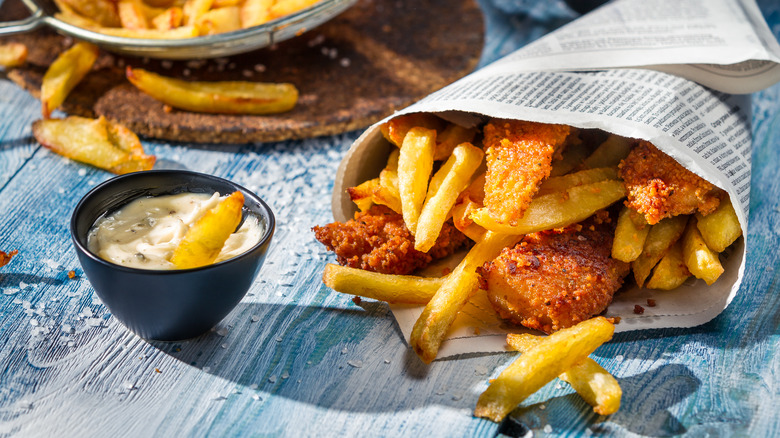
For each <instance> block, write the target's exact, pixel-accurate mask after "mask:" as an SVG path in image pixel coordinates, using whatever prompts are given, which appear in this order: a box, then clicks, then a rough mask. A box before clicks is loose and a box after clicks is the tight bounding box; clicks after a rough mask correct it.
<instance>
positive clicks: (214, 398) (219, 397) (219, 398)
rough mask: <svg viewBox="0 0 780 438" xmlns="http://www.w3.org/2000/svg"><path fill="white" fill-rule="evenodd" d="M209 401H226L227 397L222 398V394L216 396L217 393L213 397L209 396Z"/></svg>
mask: <svg viewBox="0 0 780 438" xmlns="http://www.w3.org/2000/svg"><path fill="white" fill-rule="evenodd" d="M211 399H212V400H215V401H222V400H226V399H227V397H225V396H224V395H222V394H217V393H215V394H214V395H212V396H211Z"/></svg>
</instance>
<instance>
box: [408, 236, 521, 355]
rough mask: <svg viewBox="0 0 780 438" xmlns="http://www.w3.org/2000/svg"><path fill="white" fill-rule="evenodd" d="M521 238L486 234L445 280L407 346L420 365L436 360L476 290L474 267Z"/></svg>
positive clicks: (492, 257)
mask: <svg viewBox="0 0 780 438" xmlns="http://www.w3.org/2000/svg"><path fill="white" fill-rule="evenodd" d="M521 238H522V236H511V235H506V234H499V233H493V232H488V233H486V234H485V236H484V238H483V239H481V240H479V241H477V243H476V244H475V245H474V246H473V247H472V248H471V249H470V250H469V252H468V254H466V257H464V258H463V260H462V261H461V262H460V263H459V264H458V266H457V267H456V268H455V269H454V270H453V271H452V273H451V274H450V275H449V276H447V278H446V279H445V280H444V283H443V284H442V285H441V287H440V288H439V290H438V291H436V294H435V295H434V296H433V298H431V300H430V301H429V302H428V304H427V305H426V306H425V309H424V310H423V312H422V314H421V315H420V317H419V318H418V319H417V322H415V324H414V328H413V329H412V334H411V337H410V338H411V339H410V344H411V346H412V348H413V349H414V351H415V352H416V353H417V355H418V356H419V357H420V359H421V360H422V361H423V362H425V363H430V362H432V361H433V360H434V359H436V354H437V353H438V351H439V346H441V343H442V341H443V340H444V337H445V336H446V335H447V330H449V328H450V326H451V325H452V322H453V321H454V320H455V317H456V316H457V315H458V312H459V311H460V309H462V308H463V306H464V305H465V304H466V302H467V301H468V300H469V298H470V297H471V295H472V294H473V293H474V292H475V291H476V290H477V288H478V287H479V274H477V272H476V271H477V267H480V266H482V265H483V264H485V262H487V261H489V260H492V259H494V258H496V256H498V254H499V253H500V252H501V249H502V248H504V247H506V246H510V245H514V244H515V243H517V242H518V241H519V240H520V239H521Z"/></svg>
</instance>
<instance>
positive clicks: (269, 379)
mask: <svg viewBox="0 0 780 438" xmlns="http://www.w3.org/2000/svg"><path fill="white" fill-rule="evenodd" d="M268 382H269V383H276V376H271V377H269V378H268Z"/></svg>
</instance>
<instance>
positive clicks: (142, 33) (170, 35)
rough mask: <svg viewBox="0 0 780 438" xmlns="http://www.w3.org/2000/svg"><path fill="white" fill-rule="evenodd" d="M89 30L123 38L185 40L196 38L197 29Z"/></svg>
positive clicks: (187, 27)
mask: <svg viewBox="0 0 780 438" xmlns="http://www.w3.org/2000/svg"><path fill="white" fill-rule="evenodd" d="M90 30H94V31H95V32H98V33H102V34H105V35H113V36H119V37H125V38H145V39H152V40H165V39H171V40H179V39H185V38H195V37H196V36H198V35H199V34H198V29H197V28H196V27H195V26H181V27H177V28H174V29H170V30H158V29H124V28H119V27H95V28H92V29H90Z"/></svg>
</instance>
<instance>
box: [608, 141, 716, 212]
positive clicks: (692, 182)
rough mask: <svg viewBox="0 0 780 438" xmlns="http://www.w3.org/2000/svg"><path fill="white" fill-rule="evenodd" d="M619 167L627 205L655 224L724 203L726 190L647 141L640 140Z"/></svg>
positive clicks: (712, 209)
mask: <svg viewBox="0 0 780 438" xmlns="http://www.w3.org/2000/svg"><path fill="white" fill-rule="evenodd" d="M619 168H620V170H619V172H618V175H619V176H620V177H621V178H622V179H623V181H624V182H625V186H626V190H627V191H628V199H627V200H626V203H625V204H626V206H628V207H629V208H632V209H634V210H636V211H638V212H639V213H641V214H643V215H644V216H645V219H646V220H647V223H649V224H651V225H652V224H657V223H658V222H659V221H660V220H661V219H663V218H667V217H672V216H677V215H679V214H691V213H696V212H697V211H698V212H700V213H701V214H703V215H707V214H709V213H712V212H713V211H715V209H716V208H717V207H718V205H719V204H720V197H721V195H722V194H723V191H722V190H720V189H718V188H717V187H715V186H714V185H712V184H710V183H709V182H707V181H706V180H705V179H703V178H701V177H699V176H698V175H696V174H695V173H693V172H691V171H690V170H688V169H686V168H684V167H683V166H682V165H681V164H680V163H678V162H677V161H675V160H674V159H673V158H672V157H670V156H668V155H666V154H665V153H663V152H661V151H660V150H658V149H657V148H656V147H655V146H653V145H652V144H650V143H648V142H646V141H640V142H639V144H638V145H637V146H636V147H634V149H633V150H632V151H631V152H630V153H629V154H628V156H627V157H626V159H625V160H623V161H622V162H621V163H620V165H619Z"/></svg>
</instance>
